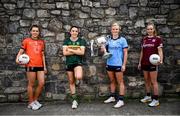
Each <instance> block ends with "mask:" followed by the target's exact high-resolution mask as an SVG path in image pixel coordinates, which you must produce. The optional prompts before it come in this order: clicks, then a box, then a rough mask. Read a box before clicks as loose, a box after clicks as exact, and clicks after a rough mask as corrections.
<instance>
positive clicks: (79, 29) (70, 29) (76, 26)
mask: <svg viewBox="0 0 180 116" xmlns="http://www.w3.org/2000/svg"><path fill="white" fill-rule="evenodd" d="M72 28H77V29H78V31H80V29H79V27H77V26H72V27H71V28H70V30H69V31H71V30H72Z"/></svg>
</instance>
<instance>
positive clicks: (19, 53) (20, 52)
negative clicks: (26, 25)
mask: <svg viewBox="0 0 180 116" xmlns="http://www.w3.org/2000/svg"><path fill="white" fill-rule="evenodd" d="M23 53H24V49H20V50H19V52H18V54H17V56H16V63H17V64H21V63H20V62H19V60H18V58H19V56H20V55H21V54H23Z"/></svg>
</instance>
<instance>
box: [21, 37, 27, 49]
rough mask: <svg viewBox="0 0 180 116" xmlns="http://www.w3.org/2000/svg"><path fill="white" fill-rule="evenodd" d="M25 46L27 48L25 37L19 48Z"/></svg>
mask: <svg viewBox="0 0 180 116" xmlns="http://www.w3.org/2000/svg"><path fill="white" fill-rule="evenodd" d="M26 48H27V39H24V40H23V41H22V43H21V49H24V50H26Z"/></svg>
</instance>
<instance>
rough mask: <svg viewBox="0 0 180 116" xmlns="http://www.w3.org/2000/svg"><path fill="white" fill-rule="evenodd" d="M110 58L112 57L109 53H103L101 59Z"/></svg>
mask: <svg viewBox="0 0 180 116" xmlns="http://www.w3.org/2000/svg"><path fill="white" fill-rule="evenodd" d="M111 56H112V54H111V53H105V54H104V55H103V56H102V58H103V59H108V58H110V57H111Z"/></svg>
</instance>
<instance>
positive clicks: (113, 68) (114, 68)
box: [106, 65, 121, 72]
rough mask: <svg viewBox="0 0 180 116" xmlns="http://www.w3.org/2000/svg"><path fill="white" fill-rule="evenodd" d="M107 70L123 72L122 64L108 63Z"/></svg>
mask: <svg viewBox="0 0 180 116" xmlns="http://www.w3.org/2000/svg"><path fill="white" fill-rule="evenodd" d="M106 70H107V71H114V72H121V66H110V65H106Z"/></svg>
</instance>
